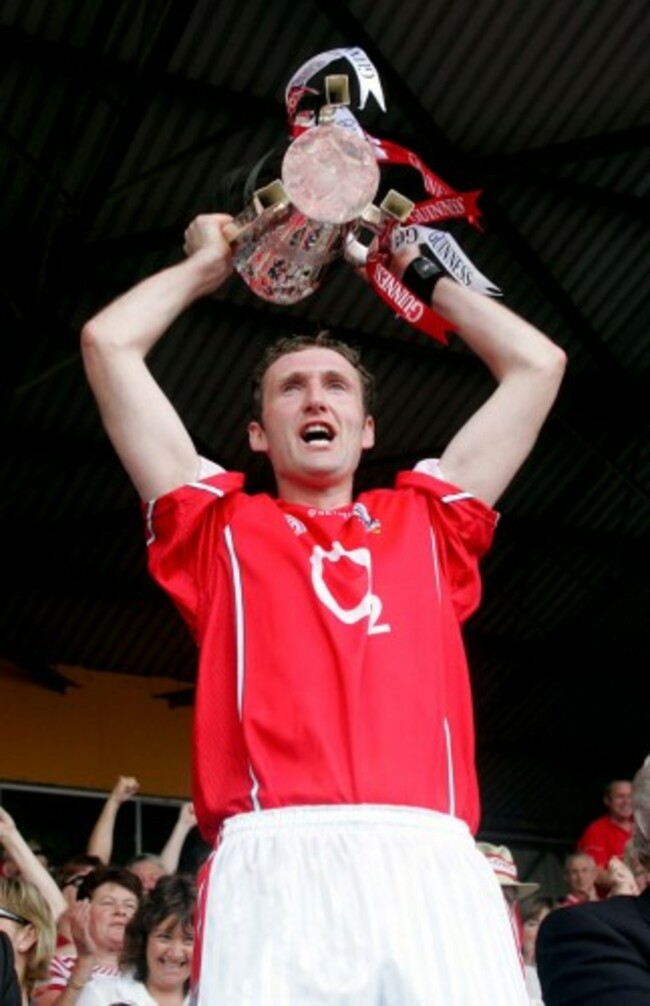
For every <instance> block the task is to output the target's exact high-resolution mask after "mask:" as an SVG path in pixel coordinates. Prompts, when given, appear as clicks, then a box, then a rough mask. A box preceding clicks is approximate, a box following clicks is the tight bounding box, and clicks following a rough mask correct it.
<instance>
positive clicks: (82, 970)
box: [38, 866, 142, 1006]
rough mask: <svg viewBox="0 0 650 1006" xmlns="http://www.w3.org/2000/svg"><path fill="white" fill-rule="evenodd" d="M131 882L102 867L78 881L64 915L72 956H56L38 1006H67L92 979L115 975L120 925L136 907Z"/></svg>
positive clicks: (136, 886)
mask: <svg viewBox="0 0 650 1006" xmlns="http://www.w3.org/2000/svg"><path fill="white" fill-rule="evenodd" d="M141 896H142V886H141V884H140V881H139V880H138V878H137V877H134V876H133V874H132V873H130V872H129V871H128V870H125V869H122V868H121V867H117V866H102V867H99V868H98V869H97V870H94V871H93V872H92V873H89V874H88V876H87V877H86V878H85V879H84V881H83V883H82V884H81V885H80V887H79V889H78V894H77V897H78V902H77V904H76V905H75V906H74V908H72V909H71V911H70V929H71V933H72V938H73V941H74V945H75V954H74V955H63V954H58V955H57V956H56V957H55V958H54V960H53V961H52V965H51V968H50V974H49V978H48V980H47V982H45V983H44V984H43V985H42V986H41V988H40V989H39V990H38V1006H55V1004H56V1006H73V1004H74V1003H76V1001H77V999H78V997H79V993H80V991H81V989H82V988H83V987H84V985H85V984H86V982H87V981H88V980H89V979H90V978H91V977H92V976H94V975H102V974H103V975H115V974H117V972H118V959H119V954H120V952H121V950H122V946H123V943H124V931H125V929H126V925H127V923H128V922H129V920H130V919H131V918H132V916H133V915H134V914H135V911H136V909H137V907H138V904H139V902H140V898H141Z"/></svg>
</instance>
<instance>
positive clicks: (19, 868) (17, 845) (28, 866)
mask: <svg viewBox="0 0 650 1006" xmlns="http://www.w3.org/2000/svg"><path fill="white" fill-rule="evenodd" d="M0 844H2V846H3V848H4V850H5V856H6V857H8V859H6V860H5V862H7V861H10V862H11V864H12V868H11V871H10V873H11V878H13V879H19V878H22V879H23V880H27V881H29V883H31V884H33V885H34V886H35V887H37V888H38V890H39V891H40V893H41V894H42V895H43V897H44V898H45V900H46V901H47V903H48V905H49V906H50V910H51V912H52V917H53V918H54V920H55V922H58V921H59V919H60V918H61V917H62V915H63V913H64V912H65V910H66V902H65V898H64V896H63V894H62V893H61V891H60V889H59V887H58V885H57V883H56V881H55V880H54V878H53V877H52V876H51V875H50V873H49V872H48V870H47V867H46V866H45V865H44V863H43V860H42V858H41V857H39V856H38V854H37V852H35V851H34V848H33V846H32V845H30V843H29V842H28V841H26V840H25V839H24V838H23V836H22V834H21V833H20V831H19V830H18V827H17V826H16V822H15V821H14V819H13V817H12V816H11V814H9V812H8V811H6V810H5V809H4V807H0ZM7 879H10V878H9V877H8V878H7Z"/></svg>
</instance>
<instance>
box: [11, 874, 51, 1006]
mask: <svg viewBox="0 0 650 1006" xmlns="http://www.w3.org/2000/svg"><path fill="white" fill-rule="evenodd" d="M0 933H4V934H5V936H6V937H7V938H8V940H9V943H10V944H11V951H12V956H13V963H14V967H15V970H16V978H17V981H18V986H19V989H20V997H21V1003H22V1006H28V1003H29V1001H30V997H31V993H32V988H33V986H34V983H35V982H36V981H37V980H38V979H39V978H44V977H45V976H46V975H47V971H48V967H49V964H50V960H51V958H52V954H53V953H54V941H55V938H56V925H55V922H54V918H53V916H52V912H51V910H50V906H49V905H48V903H47V901H46V900H45V898H44V897H43V895H42V894H41V893H40V891H39V890H38V888H37V887H35V886H34V884H30V883H29V881H26V880H22V879H20V878H3V879H0ZM4 948H5V950H6V949H7V943H6V940H5V941H4Z"/></svg>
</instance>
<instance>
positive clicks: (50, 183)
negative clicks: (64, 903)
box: [0, 0, 650, 839]
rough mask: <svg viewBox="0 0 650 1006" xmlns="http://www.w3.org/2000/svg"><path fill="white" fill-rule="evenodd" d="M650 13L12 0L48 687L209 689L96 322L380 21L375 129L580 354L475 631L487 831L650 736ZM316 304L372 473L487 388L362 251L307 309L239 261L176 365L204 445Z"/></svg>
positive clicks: (1, 123) (25, 653) (31, 498)
mask: <svg viewBox="0 0 650 1006" xmlns="http://www.w3.org/2000/svg"><path fill="white" fill-rule="evenodd" d="M648 15H649V9H648V3H647V0H628V2H626V3H624V4H622V3H620V2H615V0H600V2H599V3H593V2H591V0H576V2H574V3H571V4H563V3H557V2H554V0H530V2H526V3H524V2H522V0H478V2H476V0H455V2H454V3H448V2H447V3H443V2H441V0H429V2H424V0H421V2H414V0H399V2H398V0H379V2H378V0H350V2H348V3H345V2H343V0H320V2H319V0H293V2H291V3H289V2H288V0H277V2H275V0H274V2H273V3H270V2H267V0H264V2H263V0H248V2H245V3H242V2H235V0H161V2H147V0H84V2H83V3H79V2H73V0H56V2H55V3H51V2H47V0H4V2H3V3H2V4H1V5H0V57H1V60H0V62H1V66H2V69H1V70H0V74H1V77H2V88H1V90H0V151H1V154H2V156H1V157H0V191H1V192H2V208H1V210H0V213H1V219H2V239H3V240H2V243H3V247H4V251H5V254H4V263H5V264H4V266H3V270H2V274H1V275H0V284H1V288H2V298H1V310H2V322H3V325H2V329H3V334H2V339H1V340H0V389H1V391H2V396H1V399H0V401H1V402H2V412H1V416H2V431H3V439H4V445H5V449H4V452H3V456H2V461H1V465H2V468H1V471H2V481H1V490H0V506H1V513H2V531H1V535H2V554H3V557H4V562H3V566H4V576H3V579H4V584H5V590H4V597H3V603H2V606H1V607H0V658H3V659H5V660H11V661H13V662H14V663H15V664H16V665H17V666H19V667H20V668H22V669H23V671H24V673H25V674H26V675H31V676H32V677H33V678H34V680H37V681H39V682H40V683H41V684H42V685H43V687H53V688H61V687H64V685H65V682H64V680H63V679H62V678H61V676H60V674H59V672H58V670H57V668H61V667H62V666H64V665H66V664H68V665H73V664H76V665H83V666H86V667H89V668H93V669H97V670H101V671H105V672H107V673H110V672H115V671H120V672H125V673H129V674H134V675H156V676H159V675H166V676H169V677H171V678H173V679H176V680H177V681H178V682H179V683H182V684H186V685H187V688H188V689H190V688H191V684H192V681H193V675H194V658H195V655H194V651H193V646H192V644H191V642H190V640H189V639H188V637H187V635H186V633H185V630H184V628H183V627H182V625H181V623H180V620H179V619H178V617H177V616H176V614H175V613H174V612H173V611H172V609H171V607H170V605H169V603H168V602H167V600H166V599H165V598H164V597H163V596H162V594H160V593H159V592H158V590H157V589H156V588H155V587H154V586H153V585H151V584H150V583H149V581H148V579H147V575H146V572H145V556H144V548H143V541H142V534H141V528H140V517H139V510H138V505H137V500H136V497H135V494H134V491H133V490H132V489H131V487H130V485H129V483H128V481H127V479H126V477H125V476H124V474H123V473H122V471H121V469H120V467H119V465H118V463H117V460H116V458H115V456H114V454H113V452H112V450H111V449H110V447H109V446H108V444H107V442H106V439H105V437H104V435H103V433H102V430H101V428H100V424H99V421H98V418H97V415H96V412H95V409H94V406H93V402H92V400H91V396H90V393H89V391H88V389H87V387H86V384H85V381H84V378H83V375H82V368H81V364H80V358H79V351H78V332H79V329H80V326H81V324H82V323H83V321H84V320H85V319H86V318H87V317H88V316H89V315H90V314H91V313H92V312H93V311H95V310H96V309H97V308H98V307H99V306H100V305H102V304H103V303H105V302H106V301H107V300H108V299H110V298H111V297H112V296H113V295H115V294H116V293H117V292H119V291H121V290H122V289H124V288H125V287H127V286H129V285H131V284H132V283H133V282H134V281H136V280H137V279H138V278H140V277H142V276H144V275H146V274H147V273H149V272H151V271H153V270H154V269H156V268H158V267H159V266H161V265H163V264H165V263H169V262H172V261H174V260H176V259H177V258H178V257H179V255H180V254H181V242H182V233H183V230H184V228H185V226H186V225H187V223H188V222H189V220H190V219H191V218H192V217H193V216H194V215H195V214H196V213H197V212H199V211H206V210H214V209H219V208H221V204H220V200H222V199H223V198H224V192H225V187H226V186H227V185H228V184H231V183H232V184H238V180H239V179H240V178H241V177H243V174H245V173H246V172H247V171H248V170H249V169H250V168H251V167H252V165H253V164H255V162H256V161H257V160H258V159H259V158H260V157H261V156H262V155H263V154H264V153H265V152H266V151H267V150H268V149H269V148H270V147H272V146H273V145H275V144H277V143H278V140H279V139H280V140H281V139H282V137H283V136H284V135H285V120H284V105H283V91H284V86H285V84H286V82H287V80H288V78H289V77H290V75H291V73H292V72H293V71H294V70H295V69H296V68H297V67H298V66H299V65H300V64H301V63H302V62H303V61H305V60H306V59H308V58H309V57H310V56H312V55H313V54H315V53H318V52H321V51H323V50H327V49H331V48H334V47H337V46H341V45H344V46H353V45H354V46H360V47H362V48H363V49H365V51H366V52H367V53H368V55H369V56H370V57H371V59H372V60H373V61H374V62H375V64H376V66H377V68H378V70H379V72H380V75H381V79H382V82H383V85H384V90H385V93H386V98H387V112H386V114H384V115H382V114H381V113H380V112H379V111H378V110H376V109H371V108H370V105H369V106H368V118H367V119H366V120H364V124H365V125H367V127H368V128H369V129H370V131H371V132H374V133H376V134H377V135H380V136H384V137H390V138H392V139H394V140H397V141H399V142H402V143H404V144H405V145H406V146H409V147H411V148H412V149H414V150H416V151H417V152H418V153H419V154H420V155H421V156H422V157H423V158H424V160H425V161H426V162H427V163H428V164H429V165H430V166H431V167H432V168H433V169H434V170H435V171H437V172H438V173H439V174H441V175H442V177H443V178H445V180H446V181H447V182H449V183H450V184H451V185H453V186H454V187H456V188H459V189H463V190H470V189H482V190H483V193H484V194H483V197H482V200H481V206H482V210H483V226H484V233H483V234H480V233H477V232H475V231H472V230H471V229H470V228H469V227H468V226H466V225H463V224H458V223H455V224H454V226H453V227H452V228H451V229H452V230H453V231H454V233H455V235H456V237H457V238H458V240H459V242H460V243H461V244H462V246H463V248H464V249H465V250H466V251H467V253H468V254H469V255H470V256H471V257H472V258H473V259H474V260H475V261H476V262H477V263H478V265H479V266H480V268H481V269H482V270H483V271H484V272H485V273H486V274H487V275H488V276H489V277H490V279H492V280H494V281H495V282H496V283H498V285H499V286H500V287H501V288H502V289H503V290H504V292H505V299H506V303H507V304H509V305H510V306H512V307H513V308H514V309H515V310H516V311H518V312H520V313H521V314H522V315H524V316H525V317H526V318H528V319H530V320H531V321H532V322H533V323H534V324H536V325H537V326H539V327H540V328H542V329H543V330H545V331H546V332H548V333H549V334H550V335H551V336H552V337H553V338H554V339H555V340H557V342H558V343H559V344H560V345H561V346H563V347H564V349H565V350H566V351H567V353H568V355H569V361H570V364H569V372H568V376H567V379H566V382H565V384H564V387H563V390H562V393H561V396H560V400H559V402H558V404H557V407H556V408H555V410H554V412H553V415H552V418H551V419H550V421H549V422H548V424H547V426H546V428H545V430H544V432H543V434H542V436H541V438H540V441H539V444H538V446H537V448H536V450H535V452H534V454H533V456H532V457H531V459H530V460H529V461H528V462H527V464H526V466H525V468H524V469H523V471H522V472H521V474H520V475H519V477H518V478H517V480H516V481H515V483H514V484H513V485H512V487H511V489H510V490H509V491H508V493H507V495H506V496H505V497H504V499H503V500H502V502H501V505H500V509H501V510H502V513H503V518H502V522H501V526H500V530H499V533H498V537H497V543H496V546H495V548H494V550H493V552H492V553H491V555H490V556H489V558H488V559H487V561H486V562H485V565H484V573H485V599H484V603H483V605H482V608H481V610H480V612H479V613H478V614H477V615H476V616H475V617H474V618H473V619H472V620H471V622H470V624H469V625H468V627H467V631H466V638H467V644H468V648H469V652H470V656H471V662H472V676H473V681H474V688H475V704H476V715H477V730H478V760H479V769H480V774H481V779H482V786H483V799H484V807H485V816H484V827H485V828H486V829H487V830H489V831H490V832H494V833H495V834H503V835H510V834H518V835H524V836H525V835H530V836H536V837H537V838H538V839H539V838H545V837H546V838H554V837H559V838H566V837H567V836H571V835H573V834H574V833H575V831H576V829H577V828H578V827H579V826H580V825H581V823H583V822H584V821H585V820H587V819H588V818H590V817H591V816H594V813H595V811H596V810H597V804H598V800H599V790H600V785H601V782H602V780H603V779H605V778H607V777H608V776H610V775H619V776H620V775H627V774H629V773H631V772H633V771H634V770H635V769H636V768H637V767H638V765H639V764H640V762H641V760H642V758H643V756H644V755H645V754H646V752H647V751H648V750H649V749H650V729H649V728H648V719H649V718H648V685H647V683H646V680H645V675H646V673H647V671H648V662H647V661H648V644H647V620H648V617H649V612H650V580H649V577H648V570H647V567H646V562H648V560H649V559H650V445H649V440H648V420H649V416H650V410H649V405H650V338H649V331H648V328H649V325H648V323H649V321H650V312H649V310H648V303H649V298H648V252H649V250H650V228H649V227H648V222H649V216H650V213H649V203H648V190H649V188H650V79H649V76H648V60H647V54H648V52H649V51H650V17H649V16H648ZM324 327H327V328H330V329H332V330H333V331H334V332H335V333H337V334H340V335H341V336H342V337H344V338H353V339H356V340H357V341H358V342H359V344H360V345H361V346H362V347H363V349H364V351H365V355H366V359H367V362H368V364H369V365H370V367H371V369H374V370H375V372H376V373H377V376H378V379H379V383H380V387H381V388H382V404H381V408H380V410H379V443H378V447H377V448H376V449H375V450H374V451H373V453H372V455H371V456H370V457H369V458H368V459H367V461H366V463H365V465H364V469H363V472H362V476H361V477H362V481H363V482H364V484H366V485H370V484H374V483H376V482H384V481H386V480H387V479H389V478H390V477H391V475H392V473H393V472H394V471H395V470H396V469H397V468H398V467H399V466H404V465H410V464H412V463H413V461H414V460H415V459H418V458H420V457H423V456H432V455H436V454H437V453H439V452H440V450H441V448H442V447H443V446H444V444H445V443H446V442H447V440H448V438H449V436H450V435H451V433H452V432H453V431H454V429H455V428H456V427H457V426H458V425H459V424H460V423H461V422H462V421H463V419H464V418H466V417H467V416H468V415H469V414H470V413H471V412H472V411H473V410H474V409H475V407H476V405H477V403H478V402H479V401H480V400H481V399H482V397H483V396H484V395H485V394H486V392H487V389H488V388H489V381H488V380H487V378H486V376H485V374H484V372H483V370H482V368H481V367H480V366H479V365H478V364H477V362H476V361H475V360H474V359H473V358H472V357H471V356H470V355H469V354H468V353H467V352H466V351H465V350H464V349H463V347H462V346H461V345H460V343H458V342H454V343H453V344H452V347H451V349H449V350H445V349H443V348H441V347H439V346H437V345H436V344H434V343H432V342H431V341H429V340H427V338H426V337H425V336H422V335H420V334H419V333H417V332H415V331H413V330H411V329H409V328H407V327H406V326H405V325H404V324H403V323H402V322H400V321H398V320H396V319H395V318H393V316H392V315H391V313H390V311H388V310H387V309H386V308H385V307H384V306H383V305H382V304H381V303H380V301H379V300H377V299H376V298H375V297H374V296H373V294H372V292H371V291H370V290H368V289H365V288H364V287H363V286H362V284H360V283H359V282H357V281H356V280H354V279H353V277H351V275H350V274H349V272H345V271H339V272H338V273H337V274H336V275H335V276H334V278H333V279H332V281H331V283H330V284H329V285H327V286H326V287H324V288H323V290H322V291H320V292H319V293H318V294H316V295H315V296H314V297H312V298H310V299H308V300H306V301H304V302H303V303H302V304H301V305H299V306H296V307H293V308H281V307H275V306H274V307H269V306H268V305H266V304H265V303H264V302H262V301H261V300H257V299H255V298H254V297H253V296H252V295H251V294H250V293H249V291H248V290H247V288H246V287H245V286H244V284H243V283H241V281H238V280H237V279H234V280H232V281H230V284H229V286H228V287H227V289H226V290H225V292H224V294H223V296H219V297H218V298H217V299H211V300H209V301H206V302H204V303H200V304H197V305H196V306H195V307H194V308H193V309H192V310H191V311H190V312H189V313H188V314H187V315H186V316H185V317H184V318H183V319H182V320H181V321H180V322H179V323H177V325H176V327H175V331H174V333H173V334H172V335H170V336H169V338H168V339H167V340H166V341H164V342H163V344H162V345H161V346H160V348H159V349H158V350H157V351H156V353H155V356H154V360H153V367H154V370H155V372H156V374H157V376H158V377H159V379H160V381H161V382H162V384H163V386H164V387H165V389H166V391H167V392H168V393H169V395H170V396H171V398H172V400H173V401H174V403H175V404H176V405H177V407H178V409H179V410H180V412H181V414H182V415H183V417H184V418H185V420H186V421H187V424H188V426H189V428H190V430H191V433H192V435H193V436H194V438H195V440H196V443H197V444H198V445H199V447H200V449H201V451H202V452H203V453H208V454H210V455H211V456H212V457H214V458H215V459H216V460H218V461H220V462H222V463H224V464H226V465H228V466H234V467H237V468H242V467H249V459H248V455H247V452H246V447H245V441H244V428H245V420H246V411H245V409H246V395H245V394H244V392H243V389H244V388H245V387H246V386H247V380H248V374H249V371H250V368H251V365H252V363H253V362H254V360H255V359H256V358H257V357H258V355H259V352H260V349H261V347H262V346H263V344H264V343H265V342H266V341H267V339H268V338H269V337H270V336H272V335H273V334H275V333H277V332H279V331H286V330H299V329H304V328H307V329H309V330H312V329H315V328H324ZM253 477H259V473H257V475H256V472H255V470H253ZM185 695H186V697H187V700H188V701H189V700H190V693H189V692H186V693H185Z"/></svg>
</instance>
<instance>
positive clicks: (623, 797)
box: [605, 782, 632, 821]
mask: <svg viewBox="0 0 650 1006" xmlns="http://www.w3.org/2000/svg"><path fill="white" fill-rule="evenodd" d="M605 806H606V807H607V810H608V811H609V816H610V817H611V818H613V819H614V820H615V821H629V820H630V819H631V817H632V783H631V782H613V783H612V785H611V786H610V788H609V795H608V796H606V797H605Z"/></svg>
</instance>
